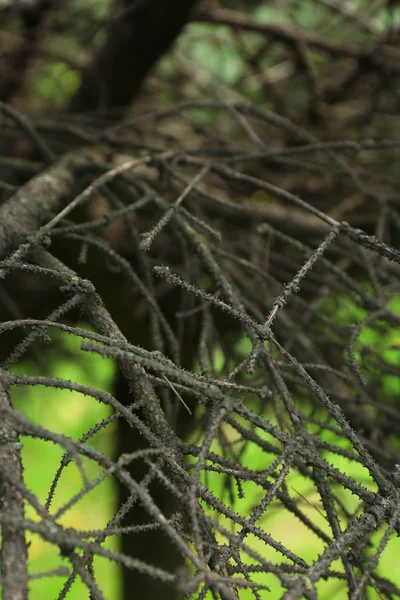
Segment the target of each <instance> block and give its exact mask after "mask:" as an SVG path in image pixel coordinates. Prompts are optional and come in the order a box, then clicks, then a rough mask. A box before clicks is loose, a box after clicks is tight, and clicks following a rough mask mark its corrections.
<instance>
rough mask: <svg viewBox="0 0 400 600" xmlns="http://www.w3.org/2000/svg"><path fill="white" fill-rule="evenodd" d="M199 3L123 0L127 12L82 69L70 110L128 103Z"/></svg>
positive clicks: (114, 24) (117, 105)
mask: <svg viewBox="0 0 400 600" xmlns="http://www.w3.org/2000/svg"><path fill="white" fill-rule="evenodd" d="M196 3H197V0H178V1H177V2H171V1H170V0H145V1H142V2H138V1H136V2H132V0H124V5H125V11H124V14H123V15H122V16H121V18H119V19H117V20H116V21H115V22H114V23H113V24H112V25H111V27H110V28H109V35H108V38H107V42H106V43H105V45H104V47H103V48H102V50H101V52H100V53H99V54H98V56H96V57H95V59H94V60H93V62H92V64H91V65H90V66H89V67H88V68H87V70H86V71H85V72H84V73H83V75H82V84H81V86H80V88H79V90H78V92H77V93H76V95H75V96H74V97H73V99H72V101H71V104H70V109H71V110H72V111H78V112H81V111H86V110H95V109H98V108H102V109H105V108H121V109H123V108H125V107H127V106H128V105H129V104H130V103H131V101H132V99H133V98H134V97H135V96H136V94H137V93H138V91H139V89H140V87H141V85H142V83H143V81H144V79H145V77H146V76H147V74H148V73H149V71H150V69H151V68H152V67H153V66H154V64H155V63H156V61H157V60H158V59H159V58H160V57H161V56H162V55H163V54H164V53H165V52H166V51H167V50H168V48H169V47H170V45H171V44H172V43H173V41H174V40H175V38H176V37H177V35H179V33H180V32H181V30H182V28H183V27H184V25H185V23H186V22H187V21H188V19H189V16H190V13H191V11H192V9H193V7H194V6H195V4H196ZM135 6H137V8H135ZM96 82H97V85H96Z"/></svg>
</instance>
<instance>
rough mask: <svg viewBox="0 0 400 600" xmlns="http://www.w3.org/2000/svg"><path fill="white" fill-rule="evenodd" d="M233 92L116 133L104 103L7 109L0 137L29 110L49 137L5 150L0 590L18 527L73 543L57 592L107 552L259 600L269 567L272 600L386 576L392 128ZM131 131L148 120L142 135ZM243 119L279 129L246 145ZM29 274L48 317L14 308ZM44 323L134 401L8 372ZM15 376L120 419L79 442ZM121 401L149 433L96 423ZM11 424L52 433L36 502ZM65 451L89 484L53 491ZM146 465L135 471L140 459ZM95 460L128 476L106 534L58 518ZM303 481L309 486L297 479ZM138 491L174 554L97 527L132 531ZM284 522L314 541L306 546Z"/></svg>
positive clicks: (18, 571) (391, 397)
mask: <svg viewBox="0 0 400 600" xmlns="http://www.w3.org/2000/svg"><path fill="white" fill-rule="evenodd" d="M233 108H234V110H231V109H227V107H226V104H225V103H218V102H212V103H207V102H197V103H194V102H191V103H187V104H184V105H181V106H179V107H176V108H174V109H171V110H170V111H162V112H159V113H152V114H150V115H146V117H145V118H142V119H137V120H136V121H133V122H128V123H127V124H126V125H125V126H124V130H123V132H122V130H121V128H120V127H110V128H109V129H106V131H105V132H104V123H103V122H101V121H100V120H99V121H96V118H95V117H93V120H92V122H91V123H90V126H89V125H88V124H87V121H84V122H82V123H79V122H77V123H75V124H74V126H73V127H72V126H71V125H70V124H69V123H67V122H62V121H61V122H58V123H57V124H56V123H53V129H52V126H51V125H49V122H46V124H42V123H41V122H39V121H38V122H35V123H30V124H29V126H28V125H27V120H26V119H25V120H21V119H18V118H17V115H16V114H15V111H14V112H13V111H11V109H8V110H7V111H5V112H4V115H5V116H4V118H5V120H6V123H7V132H8V134H9V135H10V136H11V134H12V133H13V132H14V134H15V131H21V128H22V131H23V132H24V135H26V136H27V138H28V139H29V140H30V141H31V143H32V144H33V145H34V146H35V149H36V152H37V154H38V156H39V159H38V160H36V161H32V162H29V161H26V162H25V163H23V164H22V162H20V161H17V160H15V161H13V160H11V159H9V160H8V161H7V170H6V169H5V163H4V164H2V162H1V160H0V171H1V177H2V178H3V179H4V185H2V188H1V190H2V194H3V200H4V201H3V204H2V205H1V207H0V253H1V263H0V273H1V278H2V284H1V285H2V289H3V298H4V302H3V304H4V306H3V308H2V317H3V322H2V324H1V326H0V334H1V336H0V337H1V338H2V340H4V341H2V342H1V344H2V369H1V378H0V379H1V387H0V413H1V415H0V416H1V425H0V446H1V447H0V474H1V478H0V493H1V507H2V508H1V511H0V521H1V526H2V556H1V560H2V573H1V577H2V581H1V583H2V586H3V591H4V593H5V596H4V597H5V598H11V597H13V598H24V597H26V596H25V595H24V594H26V590H27V588H28V583H29V581H30V578H31V577H34V576H35V574H32V573H30V572H29V571H28V566H29V559H28V553H27V549H26V545H25V532H31V533H34V534H36V535H38V536H40V537H41V538H42V539H43V540H45V541H46V542H48V543H49V544H52V545H53V546H54V547H55V548H58V549H59V551H60V552H61V556H62V557H63V560H64V559H67V561H68V565H69V566H68V567H67V568H66V567H60V570H59V571H58V572H57V573H58V576H60V577H63V582H64V583H63V587H62V591H61V592H60V595H59V598H64V597H66V595H67V593H68V591H69V590H70V589H71V586H72V584H73V583H74V581H75V580H77V579H78V578H79V579H81V581H83V583H84V585H85V586H86V587H87V589H88V591H89V592H90V597H91V598H96V599H97V598H104V594H103V591H102V590H101V589H100V585H99V584H98V581H97V577H96V569H95V568H94V566H93V561H94V558H95V557H97V556H102V557H106V558H108V559H109V560H111V561H115V562H116V563H117V564H119V565H121V566H123V567H124V568H126V569H133V570H137V571H140V572H141V573H143V574H146V575H148V576H149V577H151V578H153V579H159V580H160V581H162V582H164V583H165V585H166V586H170V587H175V588H176V589H177V591H178V593H179V594H180V595H181V596H183V597H187V598H196V599H198V600H200V599H201V598H205V597H206V595H207V593H209V592H210V593H211V594H212V597H214V598H222V599H224V600H226V599H228V600H232V599H234V598H240V597H246V598H250V597H253V598H255V599H260V598H264V597H265V598H267V597H270V596H269V595H268V592H267V590H268V588H271V586H275V587H274V590H278V591H275V592H274V594H275V595H274V597H280V598H282V599H284V600H296V599H300V598H303V597H305V598H308V599H315V598H317V597H319V594H320V593H321V590H322V589H323V588H322V587H320V586H322V585H323V584H324V582H325V583H326V582H328V583H331V582H334V583H335V585H337V588H338V589H340V590H342V591H345V592H346V594H347V596H346V597H349V598H351V599H352V600H356V599H357V598H366V597H367V596H365V593H366V590H373V591H374V592H375V593H377V594H378V597H382V598H383V597H384V598H395V597H398V596H399V595H400V589H399V587H398V585H399V583H397V584H396V581H395V580H392V578H391V576H390V574H389V573H382V572H381V571H380V568H379V565H380V561H381V558H382V556H383V554H384V553H385V551H386V549H387V548H389V547H390V544H392V543H393V540H396V537H397V535H398V534H399V533H400V512H399V511H400V501H399V482H400V474H399V470H398V469H399V467H398V463H399V462H400V461H399V457H398V454H399V446H398V434H399V430H400V413H399V408H398V402H397V400H396V398H398V389H399V388H398V381H399V342H398V335H397V334H396V331H398V327H399V323H400V313H399V311H398V310H397V309H398V306H399V303H398V302H397V300H396V299H397V298H398V294H399V291H400V290H399V283H400V279H399V272H400V271H399V269H400V252H399V250H398V249H396V247H395V244H394V243H393V241H394V240H395V239H396V236H397V239H399V238H398V236H399V231H400V215H399V212H398V207H399V203H398V184H396V181H395V178H394V177H393V176H392V175H391V174H390V173H383V174H382V173H381V172H380V171H379V165H380V164H381V160H380V158H381V156H382V153H385V152H386V153H387V152H389V151H390V152H396V151H397V150H396V149H397V148H398V146H399V143H398V142H397V141H396V140H390V139H388V140H382V139H381V140H367V141H365V142H362V141H357V142H354V141H351V140H339V141H338V140H336V141H334V142H332V141H330V142H321V141H319V140H317V139H315V138H314V137H313V136H311V135H310V134H309V133H308V132H306V131H303V130H302V129H301V128H300V127H299V126H295V125H294V124H292V123H291V122H290V121H289V120H288V119H284V118H283V117H280V116H278V115H276V114H275V113H273V112H268V111H267V110H262V109H256V108H255V107H254V106H250V105H248V104H245V103H238V104H235V105H234V106H233ZM199 110H200V111H205V110H207V111H213V112H215V115H216V122H217V126H216V127H215V129H213V130H212V131H210V129H209V128H207V127H204V128H202V126H201V125H199V123H197V122H196V121H195V119H194V117H192V116H191V115H192V112H193V111H199ZM179 120H183V121H184V122H185V123H186V125H187V123H189V124H191V126H192V127H193V132H194V134H193V135H196V136H197V137H196V138H195V139H196V140H197V141H198V139H199V137H200V139H201V143H197V142H196V144H193V146H192V145H191V144H188V145H187V147H182V144H181V143H180V140H179V139H175V140H172V142H171V134H170V133H168V132H167V133H166V134H165V136H164V134H163V133H160V131H163V130H162V128H161V127H160V124H168V123H171V124H172V125H171V127H172V129H171V130H172V131H173V127H174V126H175V124H176V122H177V121H179ZM243 122H245V123H246V128H245V133H244V132H243V131H244V130H243ZM141 127H143V129H144V130H145V131H146V135H149V136H150V137H149V138H148V139H150V138H151V135H150V134H149V132H152V131H153V133H154V137H153V138H151V141H149V142H148V143H147V142H144V143H143V145H142V147H141V148H140V152H138V144H137V141H136V140H137V139H138V134H137V132H138V130H140V128H141ZM85 128H88V129H90V137H91V144H90V145H87V143H88V131H87V130H85ZM60 131H64V133H65V135H64V136H60ZM251 131H257V132H260V135H259V136H258V137H257V139H260V138H262V139H264V140H268V139H279V140H281V141H282V143H279V144H278V146H279V147H278V148H277V149H276V150H274V149H270V148H261V147H259V146H258V147H256V148H255V147H254V136H251V135H249V136H247V137H246V132H247V133H249V132H251ZM55 133H56V134H57V135H55ZM155 139H157V143H156V142H155V141H154V140H155ZM288 139H289V140H291V142H290V143H288V142H287V140H288ZM55 140H57V143H55ZM238 140H241V141H240V144H239V143H238ZM283 140H286V142H285V144H284V143H283ZM6 172H7V177H8V179H7V178H6V177H5V173H6ZM289 174H290V178H289ZM312 178H313V180H314V183H315V186H316V189H317V193H315V192H314V193H313V194H312V193H311V191H309V192H307V184H308V183H309V181H310V179H312ZM6 179H7V180H6ZM308 189H310V188H308ZM307 194H308V195H307ZM354 207H355V208H354ZM71 257H72V258H71ZM99 273H100V277H99ZM92 275H93V277H92ZM113 278H115V279H113ZM101 280H105V281H106V282H107V281H108V282H112V281H118V282H120V284H121V286H122V285H123V288H121V290H122V289H123V290H128V292H129V294H131V296H129V297H130V298H132V299H133V300H132V303H133V304H130V312H129V311H127V312H126V314H123V315H122V317H123V318H121V314H120V313H118V311H119V310H122V309H121V308H120V306H121V305H119V304H118V300H119V298H118V296H119V295H120V293H119V291H117V288H115V290H114V293H112V294H111V296H112V301H110V300H108V301H107V302H106V300H105V298H104V297H103V296H104V293H103V292H104V290H103V289H102V287H101ZM99 282H100V283H99ZM28 283H29V285H30V287H29V290H31V291H30V293H31V300H32V305H34V304H35V298H37V297H38V296H39V297H40V299H41V305H42V308H43V306H44V307H45V309H46V310H48V312H47V315H46V316H45V317H43V316H39V317H38V316H35V314H37V315H39V314H40V310H38V311H37V313H35V312H33V313H31V314H29V317H30V318H27V316H28V314H24V311H23V309H22V308H21V310H19V309H18V307H19V306H20V307H21V306H24V298H23V296H24V291H23V290H24V289H25V286H26V285H28ZM107 285H108V286H110V285H112V284H110V283H108V284H107ZM118 285H119V284H118ZM35 286H36V287H35ZM38 290H40V293H39V292H38ZM123 293H125V291H124V292H123ZM35 294H36V296H35ZM121 295H122V292H121ZM7 298H8V300H6V299H7ZM171 298H172V300H171ZM171 306H172V308H171ZM15 307H17V308H15ZM32 310H33V311H34V310H35V309H32ZM138 314H139V315H140V316H139V317H138V316H137V315H138ZM130 319H132V322H133V323H134V325H133V327H132V328H133V329H135V328H137V327H138V323H139V322H141V323H142V324H143V327H144V328H145V331H146V332H147V337H148V344H147V347H146V349H145V348H144V347H142V346H140V345H136V344H135V343H134V337H133V336H132V335H130V334H128V333H126V332H127V331H129V320H130ZM135 319H136V320H135ZM82 322H83V323H87V324H88V326H87V327H86V326H84V325H82ZM79 323H80V325H79ZM89 325H90V327H89ZM55 330H59V331H61V332H63V333H64V334H65V335H66V334H70V335H72V336H76V337H78V338H80V339H81V340H82V344H81V350H80V352H81V354H82V356H84V355H85V354H86V353H97V354H100V355H101V356H104V357H111V358H112V359H114V360H115V361H116V363H117V364H118V367H119V370H120V372H121V374H122V376H123V377H124V379H125V380H126V382H127V383H128V384H129V388H130V390H131V401H130V403H128V404H127V403H123V402H122V401H121V399H118V397H114V395H112V394H111V393H108V392H104V391H100V390H99V389H96V388H93V387H89V386H85V385H82V384H78V383H77V382H76V381H69V380H64V379H60V378H55V377H51V376H49V375H48V374H46V373H44V374H41V375H38V374H37V372H34V373H33V374H29V373H28V372H26V371H24V374H21V371H18V370H16V369H14V368H12V367H14V366H15V365H17V364H19V363H21V361H23V359H24V358H25V357H31V356H32V355H34V353H35V351H36V352H39V354H42V356H46V357H48V356H49V354H48V352H49V350H48V349H47V347H46V348H45V349H44V346H43V344H44V343H45V342H50V343H52V340H53V337H52V336H53V333H54V331H55ZM396 335H397V338H396ZM49 336H50V337H49ZM396 339H397V341H396ZM50 347H51V346H50ZM35 349H36V350H35ZM32 353H33V354H32ZM50 356H51V355H50ZM76 360H79V359H78V358H76ZM17 386H23V387H24V388H27V387H31V386H33V387H35V386H45V387H47V388H59V389H64V390H72V391H74V392H76V393H78V394H81V395H85V396H89V397H92V398H93V399H95V400H97V401H98V402H100V403H103V404H105V405H107V406H108V407H110V415H109V416H108V417H107V418H106V419H104V420H103V421H102V422H99V423H97V424H96V425H95V426H94V427H92V428H91V429H90V430H88V431H87V432H86V433H85V434H84V435H83V436H82V437H81V438H80V439H74V438H73V437H71V436H68V435H66V434H62V433H59V431H60V429H59V426H58V424H57V427H55V428H54V430H50V429H47V428H45V427H43V426H41V425H40V424H38V423H34V422H32V421H31V420H30V419H29V418H28V417H27V416H26V415H25V414H24V412H23V411H21V410H16V409H15V407H14V406H13V402H12V396H11V395H10V394H11V391H13V390H14V389H15V388H16V387H17ZM396 386H397V387H396ZM396 390H397V391H396ZM396 394H397V396H396ZM182 419H184V421H185V423H186V426H185V427H186V429H185V430H184V431H183V433H182V428H181V429H179V427H178V426H177V423H178V422H179V421H180V420H182ZM121 421H126V422H127V423H128V424H129V426H130V428H131V430H132V436H133V435H140V436H141V437H142V438H143V439H144V440H145V441H146V447H145V448H143V449H139V450H135V451H133V452H131V453H130V454H129V453H124V454H121V455H117V456H112V455H109V456H108V455H107V454H106V453H102V452H99V451H98V450H97V449H96V447H95V444H94V443H93V438H94V436H95V434H97V433H98V432H100V431H102V430H103V429H105V428H108V427H110V426H111V424H112V423H113V422H117V423H119V422H121ZM57 431H58V433H57ZM22 437H32V438H36V439H40V440H42V441H44V442H45V443H47V444H50V443H51V444H55V445H56V446H57V447H59V448H61V449H62V451H63V458H62V460H61V463H60V466H59V469H58V471H57V473H55V474H54V476H53V481H52V484H51V488H50V490H49V494H48V496H47V498H46V499H45V500H41V499H39V498H38V497H37V496H36V495H35V494H34V493H33V491H32V490H31V489H29V488H28V486H27V485H26V484H25V483H24V474H23V471H22V465H21V457H20V451H21V444H20V439H21V438H22ZM85 459H90V460H91V461H94V462H95V463H97V464H98V466H99V468H100V475H98V476H97V477H96V478H93V479H91V480H89V479H88V477H87V474H86V471H85V466H84V460H85ZM71 462H74V463H75V464H76V466H77V467H78V469H79V472H80V475H81V483H82V485H81V490H80V492H79V493H78V494H76V495H75V496H73V497H72V498H70V499H69V500H68V501H67V502H65V504H64V505H63V506H62V507H61V508H57V510H55V509H53V504H52V501H53V498H54V495H55V493H56V490H57V489H58V486H59V483H60V481H61V480H62V477H63V473H64V471H65V469H66V468H67V466H68V465H69V464H70V463H71ZM138 462H140V463H142V464H143V465H145V466H146V469H147V472H146V475H145V477H144V478H142V479H138V478H135V470H134V465H135V464H136V463H138ZM43 468H44V467H43ZM296 477H297V479H295V478H296ZM108 478H111V479H112V480H113V481H115V482H118V485H120V486H122V487H124V488H125V489H126V491H127V495H128V500H126V501H125V502H123V503H121V505H120V506H117V508H116V511H115V514H114V516H113V517H112V519H111V520H110V521H109V522H108V523H107V524H106V525H105V526H104V528H103V529H101V530H96V531H93V530H84V529H79V528H78V527H76V528H75V527H65V526H64V525H63V524H62V517H63V516H64V515H65V514H67V513H68V511H70V510H71V509H72V508H73V507H74V506H75V505H76V504H77V503H78V502H79V501H80V500H81V499H82V498H83V497H85V496H86V495H88V494H90V492H91V491H92V490H93V489H94V488H96V487H97V486H99V485H100V484H101V483H102V482H103V481H105V480H106V479H108ZM153 481H158V483H159V484H160V485H161V486H162V487H163V488H164V489H165V492H166V493H168V494H172V496H173V497H174V498H175V500H176V501H177V506H178V507H179V509H177V510H176V512H174V513H173V514H166V512H165V511H164V510H163V507H162V506H160V505H159V504H158V503H157V501H156V500H155V498H154V497H153V495H152V492H151V489H152V488H151V484H152V482H153ZM293 481H297V482H301V486H302V489H306V490H308V491H305V492H304V493H297V492H296V489H295V486H294V484H293ZM138 503H139V504H141V505H142V506H143V507H144V509H145V510H146V513H147V516H148V523H147V524H146V525H136V529H135V525H132V526H131V528H130V531H131V532H132V531H133V532H134V531H143V530H145V529H146V528H147V529H148V530H149V531H153V530H159V531H162V532H163V534H164V536H166V537H167V538H168V539H169V540H170V541H171V542H172V543H173V545H174V546H175V547H176V548H177V549H178V552H179V554H180V555H181V557H182V564H184V565H185V568H183V569H177V570H173V571H169V570H167V569H164V568H161V567H159V566H157V565H155V564H151V563H147V562H144V561H142V560H139V559H137V558H135V557H134V556H129V555H127V554H126V553H124V552H121V551H117V550H110V549H109V548H107V547H106V546H105V545H104V542H105V541H106V540H107V539H108V538H109V537H111V536H115V535H118V536H124V534H125V533H126V531H127V528H125V527H124V524H123V520H124V518H125V517H126V514H127V513H128V512H129V511H130V510H131V508H132V507H133V506H134V505H135V504H138ZM27 505H29V506H30V507H33V508H34V510H35V514H36V518H35V519H34V520H33V519H28V518H27V517H26V514H25V510H26V506H27ZM276 515H279V523H280V524H281V525H280V526H279V527H277V526H276V525H273V523H276V521H273V518H275V519H276ZM292 527H296V528H297V531H299V532H301V533H300V534H299V535H300V537H302V538H303V539H304V540H305V539H309V540H313V541H312V542H311V544H314V546H315V548H318V553H317V554H315V555H314V556H313V557H312V558H311V559H310V558H309V557H306V556H305V554H304V547H302V545H301V544H300V545H299V544H298V543H296V540H295V539H294V538H293V536H292V537H291V536H290V529H291V528H292ZM143 528H144V529H143ZM377 540H378V541H377ZM303 546H304V545H303ZM63 564H64V563H63ZM51 574H52V573H44V574H42V575H41V576H43V577H45V576H50V575H51ZM53 574H54V573H53ZM7 594H8V595H7ZM12 594H14V595H13V596H12ZM244 594H249V595H246V596H244ZM210 597H211V596H210Z"/></svg>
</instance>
